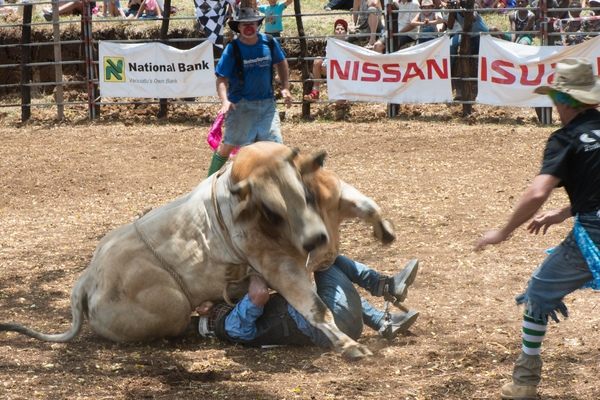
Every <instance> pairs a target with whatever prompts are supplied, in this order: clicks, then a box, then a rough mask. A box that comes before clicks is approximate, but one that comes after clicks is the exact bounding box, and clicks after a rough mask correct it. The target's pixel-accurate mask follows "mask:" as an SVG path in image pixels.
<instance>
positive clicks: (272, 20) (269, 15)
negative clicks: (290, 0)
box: [258, 3, 285, 33]
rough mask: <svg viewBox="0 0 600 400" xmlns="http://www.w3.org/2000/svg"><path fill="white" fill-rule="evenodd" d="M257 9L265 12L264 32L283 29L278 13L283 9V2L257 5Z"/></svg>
mask: <svg viewBox="0 0 600 400" xmlns="http://www.w3.org/2000/svg"><path fill="white" fill-rule="evenodd" d="M258 9H259V10H260V12H261V13H263V14H265V32H267V33H269V32H281V31H282V30H283V24H282V23H281V17H280V15H281V14H283V10H285V4H284V3H277V4H276V5H275V7H271V6H270V5H266V6H259V7H258Z"/></svg>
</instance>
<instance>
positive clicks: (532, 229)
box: [527, 206, 572, 235]
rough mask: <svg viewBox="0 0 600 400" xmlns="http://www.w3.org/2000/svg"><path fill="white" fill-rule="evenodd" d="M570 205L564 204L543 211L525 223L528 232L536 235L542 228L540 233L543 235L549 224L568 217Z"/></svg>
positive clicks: (569, 215)
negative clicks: (527, 223)
mask: <svg viewBox="0 0 600 400" xmlns="http://www.w3.org/2000/svg"><path fill="white" fill-rule="evenodd" d="M571 216H572V215H571V206H565V207H562V208H558V209H556V210H552V211H545V212H543V213H541V214H540V215H538V216H537V217H535V218H534V219H532V220H531V222H530V223H529V225H527V230H528V231H529V233H531V234H534V235H537V234H538V233H540V229H542V228H543V229H542V235H545V234H546V232H547V231H548V228H550V226H552V225H555V224H560V223H562V222H563V221H564V220H566V219H567V218H570V217H571Z"/></svg>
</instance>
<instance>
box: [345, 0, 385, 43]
mask: <svg viewBox="0 0 600 400" xmlns="http://www.w3.org/2000/svg"><path fill="white" fill-rule="evenodd" d="M353 10H354V11H355V12H360V14H352V21H353V22H352V25H351V26H350V28H349V30H350V33H356V34H370V35H369V40H368V43H367V44H366V45H365V48H366V49H369V50H373V47H374V46H375V41H376V40H377V36H378V35H381V34H382V33H383V22H382V20H381V3H380V2H379V0H354V8H353ZM357 40H358V41H362V38H361V39H357V38H356V37H353V36H350V37H349V38H348V42H350V43H354V42H356V41H357Z"/></svg>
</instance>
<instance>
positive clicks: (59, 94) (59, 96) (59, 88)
mask: <svg viewBox="0 0 600 400" xmlns="http://www.w3.org/2000/svg"><path fill="white" fill-rule="evenodd" d="M58 19H59V15H58V0H52V30H53V34H54V42H55V44H54V79H55V80H56V103H62V102H63V101H64V97H63V85H62V80H63V70H62V54H61V49H60V25H59V24H58ZM64 110H65V106H64V105H62V104H57V105H56V118H57V119H58V120H59V121H62V119H63V117H64Z"/></svg>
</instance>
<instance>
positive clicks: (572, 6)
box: [564, 0, 583, 46]
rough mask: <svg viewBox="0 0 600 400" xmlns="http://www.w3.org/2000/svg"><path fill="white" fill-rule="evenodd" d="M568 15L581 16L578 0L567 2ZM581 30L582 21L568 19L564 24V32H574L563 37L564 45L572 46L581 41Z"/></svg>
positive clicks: (572, 16)
mask: <svg viewBox="0 0 600 400" xmlns="http://www.w3.org/2000/svg"><path fill="white" fill-rule="evenodd" d="M569 16H570V17H571V18H579V17H581V3H580V2H579V1H578V0H573V1H571V3H569ZM582 30H583V23H582V22H581V21H579V20H577V19H569V20H568V21H567V24H566V26H565V32H569V33H575V35H567V36H565V38H564V44H565V45H566V46H572V45H575V44H579V43H581V42H582V41H583V36H582V34H581V32H582Z"/></svg>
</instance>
